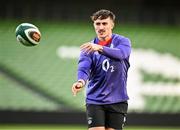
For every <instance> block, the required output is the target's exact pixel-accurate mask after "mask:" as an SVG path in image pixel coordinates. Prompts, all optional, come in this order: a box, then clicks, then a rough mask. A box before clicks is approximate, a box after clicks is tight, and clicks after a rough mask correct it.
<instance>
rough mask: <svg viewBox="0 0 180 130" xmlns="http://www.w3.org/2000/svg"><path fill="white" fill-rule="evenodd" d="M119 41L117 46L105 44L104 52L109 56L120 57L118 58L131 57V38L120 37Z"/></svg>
mask: <svg viewBox="0 0 180 130" xmlns="http://www.w3.org/2000/svg"><path fill="white" fill-rule="evenodd" d="M117 43H118V44H117V46H116V47H115V48H110V47H106V46H104V47H103V51H102V54H103V55H105V56H107V57H110V58H114V59H118V60H122V59H126V58H127V57H129V55H130V53H131V42H130V40H129V39H128V38H123V39H119V40H118V41H117Z"/></svg>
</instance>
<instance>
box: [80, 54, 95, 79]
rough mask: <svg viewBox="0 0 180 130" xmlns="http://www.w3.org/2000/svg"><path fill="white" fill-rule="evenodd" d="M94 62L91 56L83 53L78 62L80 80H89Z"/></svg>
mask: <svg viewBox="0 0 180 130" xmlns="http://www.w3.org/2000/svg"><path fill="white" fill-rule="evenodd" d="M91 64H92V60H91V57H90V55H89V54H86V53H83V52H81V54H80V57H79V62H78V70H77V78H78V80H84V81H85V82H86V81H87V80H88V77H89V74H90V70H91Z"/></svg>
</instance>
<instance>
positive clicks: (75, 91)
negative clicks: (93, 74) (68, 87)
mask: <svg viewBox="0 0 180 130" xmlns="http://www.w3.org/2000/svg"><path fill="white" fill-rule="evenodd" d="M72 93H73V95H74V96H76V93H77V90H76V88H75V84H74V85H73V86H72Z"/></svg>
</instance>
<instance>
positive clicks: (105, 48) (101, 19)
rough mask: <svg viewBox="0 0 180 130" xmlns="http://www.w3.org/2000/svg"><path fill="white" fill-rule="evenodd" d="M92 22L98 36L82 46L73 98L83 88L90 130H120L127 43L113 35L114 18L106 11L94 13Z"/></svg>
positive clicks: (128, 53) (129, 46) (124, 102)
mask: <svg viewBox="0 0 180 130" xmlns="http://www.w3.org/2000/svg"><path fill="white" fill-rule="evenodd" d="M91 19H92V21H93V24H94V29H95V32H96V35H97V37H96V38H94V39H93V40H92V41H91V42H87V43H84V44H83V45H81V47H80V48H81V54H80V58H79V63H78V81H77V82H75V83H74V84H73V86H72V93H73V94H74V95H76V94H77V93H78V92H79V91H81V89H82V88H83V87H84V86H85V84H87V85H86V87H87V88H86V94H87V95H86V110H87V122H88V127H89V130H122V128H123V125H124V122H125V119H126V118H125V117H126V113H127V108H128V104H127V100H128V99H129V98H128V95H127V89H126V83H127V73H128V68H129V67H130V64H129V56H130V53H131V43H130V40H129V39H128V38H126V37H124V36H121V35H118V34H113V33H112V30H113V28H114V22H115V15H114V14H113V13H112V12H111V11H109V10H99V11H97V12H95V13H94V14H93V15H92V16H91Z"/></svg>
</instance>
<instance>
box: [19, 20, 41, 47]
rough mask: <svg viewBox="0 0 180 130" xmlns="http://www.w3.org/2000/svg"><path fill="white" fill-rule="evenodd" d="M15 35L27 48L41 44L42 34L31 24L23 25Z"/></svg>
mask: <svg viewBox="0 0 180 130" xmlns="http://www.w3.org/2000/svg"><path fill="white" fill-rule="evenodd" d="M15 33H16V39H17V41H18V42H20V43H22V44H23V45H25V46H35V45H38V44H39V43H40V39H41V33H40V31H39V29H38V28H37V27H36V26H35V25H33V24H31V23H21V24H20V25H19V26H17V28H16V31H15Z"/></svg>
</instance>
